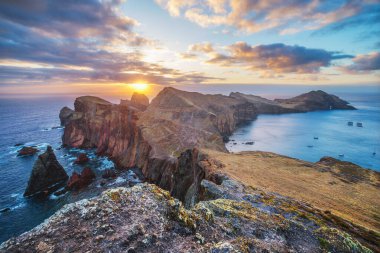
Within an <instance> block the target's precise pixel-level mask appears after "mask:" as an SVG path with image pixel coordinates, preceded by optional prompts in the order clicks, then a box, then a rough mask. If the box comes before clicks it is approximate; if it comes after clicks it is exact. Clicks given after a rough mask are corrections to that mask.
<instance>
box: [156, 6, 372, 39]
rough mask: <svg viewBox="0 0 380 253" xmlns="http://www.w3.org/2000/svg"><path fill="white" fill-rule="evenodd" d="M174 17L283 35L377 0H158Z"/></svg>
mask: <svg viewBox="0 0 380 253" xmlns="http://www.w3.org/2000/svg"><path fill="white" fill-rule="evenodd" d="M156 2H157V3H158V4H159V5H160V6H162V7H163V8H164V9H166V10H167V11H168V12H169V13H170V14H171V15H172V16H174V17H178V16H184V17H186V18H187V19H189V20H190V21H192V22H194V23H196V24H198V25H200V26H202V27H210V26H229V27H234V28H236V29H238V30H240V31H243V32H247V33H255V32H260V31H263V30H268V29H275V30H277V31H278V32H279V33H280V34H293V33H297V32H300V31H305V30H316V29H320V28H322V27H325V26H327V25H330V24H333V23H336V22H339V21H342V20H345V19H347V18H350V17H354V16H356V15H360V14H361V13H362V11H363V9H364V8H366V7H368V6H371V5H376V2H375V1H359V0H344V1H318V0H296V1H281V0H269V1H268V0H259V1H257V0H239V1H235V0H208V1H201V0H191V1H189V0H156Z"/></svg>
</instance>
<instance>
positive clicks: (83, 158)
mask: <svg viewBox="0 0 380 253" xmlns="http://www.w3.org/2000/svg"><path fill="white" fill-rule="evenodd" d="M88 161H90V159H89V158H88V156H87V155H86V154H85V153H81V154H79V155H78V157H77V159H75V161H74V163H75V164H85V163H87V162H88Z"/></svg>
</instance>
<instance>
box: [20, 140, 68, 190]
mask: <svg viewBox="0 0 380 253" xmlns="http://www.w3.org/2000/svg"><path fill="white" fill-rule="evenodd" d="M67 178H68V176H67V174H66V171H65V170H64V169H63V167H62V166H61V164H59V162H58V161H57V158H56V157H55V154H54V152H53V149H52V147H50V146H48V147H47V149H46V152H45V153H43V154H41V155H39V156H38V159H37V160H36V162H35V163H34V166H33V169H32V172H31V174H30V178H29V181H28V186H27V187H26V190H25V193H24V196H31V195H34V194H36V193H39V192H43V191H48V192H50V191H54V190H55V189H57V188H59V187H60V186H61V185H62V184H64V183H65V182H66V180H67Z"/></svg>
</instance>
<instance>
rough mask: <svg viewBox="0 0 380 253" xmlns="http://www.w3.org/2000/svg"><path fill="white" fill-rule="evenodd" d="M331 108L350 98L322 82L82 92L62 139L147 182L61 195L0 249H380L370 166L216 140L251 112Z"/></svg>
mask: <svg viewBox="0 0 380 253" xmlns="http://www.w3.org/2000/svg"><path fill="white" fill-rule="evenodd" d="M335 109H341V110H352V109H355V108H354V107H352V106H351V105H349V103H348V102H346V101H344V100H341V99H340V98H338V97H336V96H334V95H330V94H327V93H325V92H323V91H312V92H309V93H306V94H302V95H300V96H297V97H295V98H291V99H276V100H268V99H265V98H261V97H258V96H254V95H247V94H242V93H231V94H230V95H229V96H224V95H204V94H200V93H196V92H186V91H181V90H177V89H174V88H164V89H163V90H162V91H161V92H160V93H159V94H158V95H157V96H156V97H155V98H154V99H153V100H152V101H151V103H149V100H148V99H147V98H146V97H145V96H144V95H141V94H139V95H137V94H136V95H134V96H133V98H132V99H131V101H129V100H122V101H121V103H120V104H112V103H110V102H108V101H106V100H103V99H101V98H97V97H91V96H85V97H79V98H77V99H76V100H75V103H74V110H72V109H70V108H67V107H65V108H63V109H62V110H61V113H60V119H61V123H62V125H64V126H65V130H64V135H63V137H62V141H63V145H64V146H67V147H76V148H83V149H86V148H96V149H97V153H98V154H100V155H106V156H108V157H110V158H111V159H112V160H113V161H114V162H115V164H116V165H117V167H118V169H120V170H125V169H129V168H135V167H138V168H140V169H141V170H142V173H143V174H144V176H145V178H146V179H147V183H144V184H139V185H137V186H134V187H132V188H115V189H111V190H107V191H105V192H103V193H102V194H101V196H98V197H95V198H93V199H89V200H83V201H80V202H76V203H72V204H69V205H67V206H65V207H64V208H63V209H62V210H60V211H58V212H57V213H56V214H55V215H53V216H52V217H51V218H49V219H48V220H46V221H45V222H44V223H43V224H41V225H40V226H38V227H36V228H35V229H33V230H31V231H30V232H27V233H24V234H23V235H21V236H19V237H16V238H13V239H10V240H8V241H6V242H5V243H3V244H2V245H1V247H0V252H18V251H22V252H23V251H28V250H30V249H32V250H31V251H32V252H34V251H36V252H38V251H44V252H55V251H57V252H60V251H63V250H66V251H70V252H81V251H91V252H104V251H111V252H168V251H173V252H183V251H186V252H262V251H265V252H289V251H291V252H292V251H293V252H377V251H379V250H380V249H379V247H378V241H379V239H380V237H379V227H380V223H379V219H378V211H377V210H378V208H379V206H380V202H379V200H378V198H377V197H376V196H378V194H379V187H380V175H379V173H377V172H375V171H370V170H367V169H364V168H361V167H359V166H357V165H355V164H352V163H348V162H342V161H339V160H336V159H334V158H330V157H325V158H322V159H321V160H320V161H319V162H318V163H310V162H305V161H301V160H297V159H293V158H289V157H284V156H280V155H277V154H273V153H269V152H242V153H238V154H231V153H228V151H227V150H226V148H225V141H226V140H228V137H229V136H230V135H231V134H232V133H233V131H234V130H235V129H236V128H237V127H238V126H239V125H240V124H242V123H244V122H247V121H252V120H254V119H255V118H256V117H257V115H259V114H281V113H302V112H307V111H315V110H335ZM148 183H151V184H148ZM358 192H360V194H361V195H360V196H359V195H358ZM62 234H63V235H67V236H65V237H64V238H62V237H61V235H62ZM47 235H48V236H47Z"/></svg>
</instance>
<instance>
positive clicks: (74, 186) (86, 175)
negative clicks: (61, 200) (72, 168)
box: [66, 167, 96, 191]
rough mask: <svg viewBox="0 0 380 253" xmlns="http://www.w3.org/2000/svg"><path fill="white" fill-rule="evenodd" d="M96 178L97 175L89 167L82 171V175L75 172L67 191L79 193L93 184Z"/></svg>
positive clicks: (68, 183)
mask: <svg viewBox="0 0 380 253" xmlns="http://www.w3.org/2000/svg"><path fill="white" fill-rule="evenodd" d="M95 178H96V175H95V173H94V172H93V171H92V170H91V169H90V168H88V167H86V168H84V169H83V170H82V173H81V174H78V173H76V172H73V174H72V175H71V177H70V179H69V181H68V182H67V186H66V188H67V190H74V191H78V190H80V189H82V188H84V187H86V186H87V185H89V184H91V182H92V181H94V179H95Z"/></svg>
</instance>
